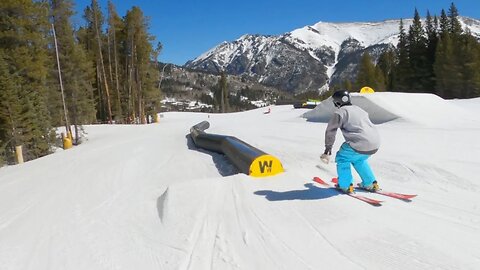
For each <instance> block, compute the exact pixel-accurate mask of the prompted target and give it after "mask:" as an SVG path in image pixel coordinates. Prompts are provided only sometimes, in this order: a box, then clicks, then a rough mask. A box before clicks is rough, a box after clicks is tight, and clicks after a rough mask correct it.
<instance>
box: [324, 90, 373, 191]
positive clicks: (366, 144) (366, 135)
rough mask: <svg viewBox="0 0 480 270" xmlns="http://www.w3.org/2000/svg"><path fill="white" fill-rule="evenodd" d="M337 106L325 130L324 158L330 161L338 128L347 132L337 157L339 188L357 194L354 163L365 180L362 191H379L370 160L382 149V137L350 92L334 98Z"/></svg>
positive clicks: (335, 94)
mask: <svg viewBox="0 0 480 270" xmlns="http://www.w3.org/2000/svg"><path fill="white" fill-rule="evenodd" d="M332 99H333V104H334V105H335V107H337V109H336V110H335V112H334V113H333V116H332V118H331V119H330V121H329V122H328V126H327V129H326V131H325V151H324V152H323V154H322V155H321V156H320V159H321V160H322V161H323V162H325V163H327V164H328V162H329V161H330V155H331V154H332V146H333V144H334V142H335V136H336V134H337V129H338V128H340V130H341V131H342V133H343V137H344V138H345V142H344V143H343V144H342V146H341V147H340V150H339V151H338V152H337V155H336V157H335V162H336V163H337V174H338V184H337V187H338V188H339V189H341V190H342V191H343V192H345V193H353V184H352V182H353V177H352V171H351V168H350V164H352V165H353V167H354V168H355V170H356V171H357V172H358V174H359V175H360V177H361V179H362V183H361V184H359V186H360V187H361V188H364V189H367V190H370V191H377V190H379V187H378V183H377V181H376V179H375V175H374V174H373V171H372V169H371V168H370V165H369V164H368V162H367V159H368V158H369V157H370V156H371V155H373V154H374V153H376V152H377V150H378V148H379V146H380V136H379V134H378V131H377V129H376V128H375V126H374V125H373V123H372V122H371V121H370V119H369V118H368V113H367V112H365V111H364V110H363V109H361V108H360V107H358V106H355V105H352V103H351V97H350V93H349V92H348V91H346V90H340V91H336V92H335V93H334V94H333V95H332Z"/></svg>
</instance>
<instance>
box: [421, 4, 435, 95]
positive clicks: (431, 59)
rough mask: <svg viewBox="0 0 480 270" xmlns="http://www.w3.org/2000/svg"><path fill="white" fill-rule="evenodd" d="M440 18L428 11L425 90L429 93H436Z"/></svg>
mask: <svg viewBox="0 0 480 270" xmlns="http://www.w3.org/2000/svg"><path fill="white" fill-rule="evenodd" d="M437 28H438V20H437V17H436V16H435V17H434V18H433V19H432V16H431V15H430V12H429V11H427V18H426V26H425V31H426V35H427V45H426V46H427V47H426V72H427V73H426V74H425V81H424V82H425V85H424V87H425V88H424V90H426V92H429V93H435V80H436V78H435V73H434V70H433V65H434V63H435V51H436V50H437V43H438V33H437Z"/></svg>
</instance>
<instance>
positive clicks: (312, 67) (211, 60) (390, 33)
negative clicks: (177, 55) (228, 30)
mask: <svg viewBox="0 0 480 270" xmlns="http://www.w3.org/2000/svg"><path fill="white" fill-rule="evenodd" d="M460 22H461V23H462V25H463V27H464V28H466V27H468V28H469V29H470V31H471V32H472V33H473V34H474V35H476V36H478V37H480V20H477V19H471V18H467V17H460ZM411 23H412V19H406V20H404V25H405V28H406V29H408V27H409V26H410V25H411ZM399 25H400V20H387V21H382V22H366V23H365V22H359V23H328V22H319V23H317V24H315V25H312V26H305V27H303V28H299V29H296V30H293V31H291V32H288V33H285V34H283V35H280V36H263V35H244V36H242V37H240V38H239V39H237V40H235V41H233V42H223V43H222V44H220V45H218V46H216V47H214V48H213V49H211V50H209V51H207V52H205V53H204V54H202V55H200V56H199V57H197V58H196V59H195V60H193V61H189V62H187V63H186V64H185V65H186V66H187V67H189V68H193V69H197V70H204V71H209V72H219V71H221V70H225V71H226V72H227V73H229V74H235V75H247V76H249V77H253V78H255V79H256V80H258V81H259V82H261V83H263V84H266V85H269V86H275V87H278V88H280V89H283V90H286V91H289V92H295V93H298V92H305V91H312V90H315V91H316V90H322V89H326V86H328V84H335V83H338V82H341V81H342V80H344V79H353V77H354V76H355V74H356V70H357V64H358V62H359V60H360V57H361V55H362V54H363V52H364V51H368V52H369V53H370V54H371V55H372V56H373V58H374V59H377V57H378V56H379V55H380V54H381V53H382V52H383V51H384V50H386V49H387V48H389V47H391V46H396V45H397V43H398V32H399Z"/></svg>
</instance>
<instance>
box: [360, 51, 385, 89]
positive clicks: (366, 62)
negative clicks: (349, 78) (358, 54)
mask: <svg viewBox="0 0 480 270" xmlns="http://www.w3.org/2000/svg"><path fill="white" fill-rule="evenodd" d="M355 85H356V88H357V89H361V88H362V87H364V86H369V87H372V88H373V89H375V90H376V91H383V90H385V79H384V78H383V75H382V73H381V71H380V69H379V68H378V69H377V68H376V67H375V65H374V64H373V61H372V58H371V57H370V54H369V53H368V52H364V53H363V55H362V59H361V60H360V64H359V67H358V74H357V79H356V82H355Z"/></svg>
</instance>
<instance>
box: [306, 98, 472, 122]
mask: <svg viewBox="0 0 480 270" xmlns="http://www.w3.org/2000/svg"><path fill="white" fill-rule="evenodd" d="M352 103H353V104H355V105H357V106H360V107H361V108H363V109H364V110H365V111H367V112H368V114H369V116H370V119H371V120H372V122H373V123H374V124H383V123H386V122H390V121H394V120H396V121H401V122H408V123H413V124H420V125H427V126H444V125H447V124H448V125H450V126H452V125H453V126H463V125H467V126H468V125H471V124H472V122H477V121H478V120H477V118H476V117H475V116H474V115H472V114H471V113H470V114H469V113H468V112H467V111H466V110H465V109H463V108H462V107H461V106H457V105H455V104H453V103H452V102H450V101H446V100H444V99H442V98H440V97H438V96H436V95H433V94H411V93H392V92H388V93H373V94H358V93H352ZM334 110H335V107H334V106H333V103H332V100H331V98H328V99H327V100H325V101H323V102H322V103H321V104H320V105H318V106H317V107H316V108H315V109H314V110H312V111H309V112H306V113H305V114H304V115H303V117H305V118H306V119H307V120H308V121H312V122H324V123H326V122H328V121H329V119H330V117H331V116H332V114H333V112H334Z"/></svg>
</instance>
